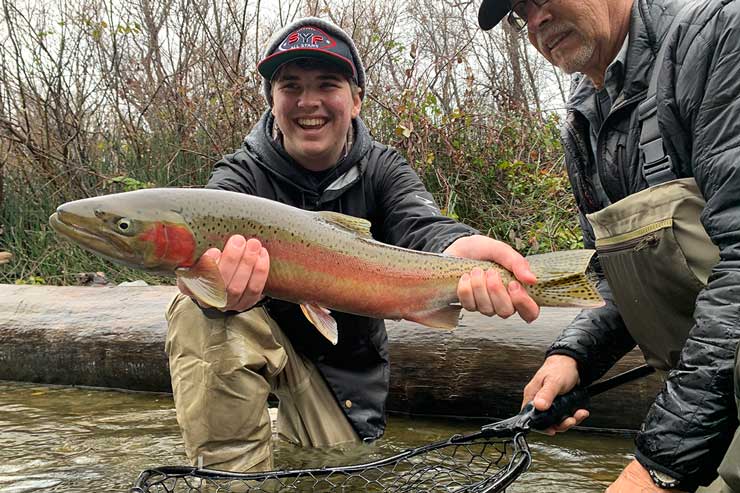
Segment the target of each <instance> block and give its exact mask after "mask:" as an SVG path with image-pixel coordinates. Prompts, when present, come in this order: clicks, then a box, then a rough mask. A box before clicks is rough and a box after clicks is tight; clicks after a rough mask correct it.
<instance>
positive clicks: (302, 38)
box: [257, 26, 357, 82]
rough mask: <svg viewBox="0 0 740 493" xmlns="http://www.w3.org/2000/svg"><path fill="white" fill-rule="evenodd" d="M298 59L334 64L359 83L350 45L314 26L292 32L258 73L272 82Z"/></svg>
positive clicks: (270, 55) (266, 60)
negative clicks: (314, 59)
mask: <svg viewBox="0 0 740 493" xmlns="http://www.w3.org/2000/svg"><path fill="white" fill-rule="evenodd" d="M298 58H320V59H322V60H325V61H327V62H330V63H333V64H335V65H337V66H339V67H340V68H341V69H344V70H345V71H349V73H351V74H352V78H353V79H355V82H356V81H357V69H356V68H355V64H354V63H353V62H352V53H351V52H350V49H349V46H347V43H345V42H344V41H342V40H341V39H336V38H334V37H332V36H330V35H329V34H327V33H326V32H324V31H323V30H321V29H319V28H318V27H315V26H302V27H299V28H297V29H295V30H294V31H291V32H290V33H289V34H288V35H287V36H285V39H283V41H282V42H281V43H280V44H279V45H277V46H276V47H275V49H274V50H273V52H272V53H271V54H269V55H267V56H266V57H265V58H263V59H262V61H260V62H259V64H258V65H257V70H259V73H260V74H262V77H264V78H265V79H270V80H272V76H273V75H274V74H275V72H276V71H277V69H278V68H280V66H281V65H283V64H285V63H287V62H290V61H291V60H296V59H298Z"/></svg>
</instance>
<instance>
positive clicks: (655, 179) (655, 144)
mask: <svg viewBox="0 0 740 493" xmlns="http://www.w3.org/2000/svg"><path fill="white" fill-rule="evenodd" d="M640 152H641V153H642V162H643V164H642V174H643V176H644V177H645V180H646V181H647V183H648V186H651V187H652V186H654V185H657V184H659V183H665V182H667V181H671V180H674V179H675V178H676V174H675V173H674V171H673V162H672V161H671V156H669V155H668V154H667V153H666V152H665V149H664V148H663V139H662V138H661V137H658V138H657V139H654V140H651V141H649V142H645V143H644V144H643V143H641V144H640Z"/></svg>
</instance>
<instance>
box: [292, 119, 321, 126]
mask: <svg viewBox="0 0 740 493" xmlns="http://www.w3.org/2000/svg"><path fill="white" fill-rule="evenodd" d="M323 124H324V119H323V118H300V119H299V120H298V125H300V126H302V127H320V126H321V125H323Z"/></svg>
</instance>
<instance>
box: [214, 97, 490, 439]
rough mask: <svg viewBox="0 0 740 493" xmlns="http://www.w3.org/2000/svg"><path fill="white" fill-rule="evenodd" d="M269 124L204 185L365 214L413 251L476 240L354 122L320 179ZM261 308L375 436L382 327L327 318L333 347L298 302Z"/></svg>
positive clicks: (382, 369) (359, 427)
mask: <svg viewBox="0 0 740 493" xmlns="http://www.w3.org/2000/svg"><path fill="white" fill-rule="evenodd" d="M272 127H273V118H272V116H271V114H270V112H269V111H268V112H266V113H265V114H264V115H263V117H262V118H261V119H260V121H259V123H258V124H257V125H256V126H255V127H254V129H253V130H252V131H251V133H250V134H249V135H248V136H247V138H246V139H245V141H244V145H243V146H242V147H241V148H240V149H239V150H237V151H236V152H235V153H233V154H230V155H227V156H224V158H223V159H222V160H220V161H219V162H218V163H216V166H215V168H214V170H213V173H212V175H211V179H210V180H209V182H208V185H207V187H208V188H217V189H221V190H230V191H234V192H241V193H247V194H251V195H257V196H260V197H265V198H268V199H272V200H276V201H278V202H282V203H284V204H288V205H292V206H294V207H299V208H301V209H306V210H312V211H318V210H325V211H334V212H340V213H343V214H348V215H351V216H356V217H361V218H364V219H367V220H369V221H370V222H371V224H372V228H371V232H372V235H373V237H374V238H375V239H376V240H379V241H381V242H384V243H389V244H392V245H396V246H400V247H404V248H410V249H414V250H421V251H426V252H442V251H443V250H444V249H445V248H447V247H448V246H449V245H450V244H451V243H453V242H454V241H455V240H457V239H458V238H461V237H463V236H469V235H472V234H475V233H477V232H476V231H475V230H474V229H472V228H470V227H468V226H466V225H464V224H461V223H458V222H456V221H454V220H452V219H450V218H447V217H445V216H443V215H442V214H441V213H440V210H439V208H438V207H437V205H436V204H435V202H434V199H433V198H432V196H431V194H430V193H429V192H428V191H427V190H426V189H425V188H424V185H423V184H422V182H421V180H420V179H419V177H418V176H417V174H416V173H415V172H414V170H413V169H411V167H410V166H409V165H408V163H407V162H406V160H405V159H404V158H403V157H401V155H400V154H399V153H398V152H397V151H395V150H394V149H392V148H390V147H388V146H385V145H382V144H380V143H378V142H375V141H374V140H373V139H372V138H371V136H370V133H369V132H368V130H367V128H366V127H365V125H364V123H363V122H362V120H361V119H359V118H356V119H355V120H354V129H355V134H354V141H353V144H352V148H351V149H350V150H349V152H348V154H347V155H346V156H345V157H344V158H342V159H341V160H340V161H339V162H338V163H337V164H336V165H335V166H334V167H333V168H332V169H331V170H330V171H328V172H322V173H313V172H311V171H308V170H306V169H305V168H303V167H301V166H300V165H298V164H297V163H296V162H295V161H294V160H293V159H292V158H291V157H290V156H289V155H288V154H287V153H286V152H285V150H284V149H283V148H282V146H281V145H280V144H279V143H277V142H275V141H274V140H273V138H272ZM265 307H266V309H267V311H268V312H269V313H270V315H271V316H272V317H273V318H274V319H275V321H276V322H278V324H279V325H280V327H281V328H282V329H283V331H284V332H285V333H286V334H287V336H288V338H289V339H290V340H291V342H292V343H293V345H294V347H295V349H296V350H297V351H298V352H300V353H302V354H305V355H307V356H308V357H309V358H310V359H311V360H312V361H313V362H314V363H315V364H316V365H317V367H318V368H319V370H320V371H321V373H322V375H323V376H324V378H325V379H326V381H327V383H328V384H329V387H330V388H331V389H332V391H333V392H334V395H335V396H336V398H337V401H338V402H339V404H340V406H341V408H342V409H343V410H344V412H345V414H346V415H347V417H348V418H349V421H350V422H351V423H352V425H353V427H354V429H355V430H356V431H357V433H358V434H359V435H360V437H362V438H363V439H367V440H371V439H375V438H378V437H380V436H381V435H382V434H383V431H384V429H385V401H386V397H387V396H388V386H389V362H388V338H387V335H386V331H385V325H384V323H383V321H382V320H376V319H370V318H366V317H360V316H356V315H350V314H345V313H339V312H332V315H333V316H334V318H335V319H336V320H337V325H338V330H339V342H338V343H337V345H336V346H332V345H331V343H329V342H328V341H327V340H326V339H325V338H324V337H323V336H321V335H320V334H319V332H318V331H317V330H316V328H314V327H313V325H311V323H310V322H309V321H308V320H307V319H306V318H305V317H304V316H303V313H302V312H301V309H300V307H299V306H298V305H295V304H293V303H288V302H284V301H280V300H269V301H268V302H267V303H266V305H265ZM347 404H349V405H347Z"/></svg>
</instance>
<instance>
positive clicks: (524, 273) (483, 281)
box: [444, 235, 540, 323]
mask: <svg viewBox="0 0 740 493" xmlns="http://www.w3.org/2000/svg"><path fill="white" fill-rule="evenodd" d="M444 253H445V254H447V255H454V256H456V257H464V258H469V259H474V260H490V261H493V262H496V263H497V264H499V265H501V266H502V267H504V268H506V269H508V270H509V271H511V272H512V273H513V274H514V277H515V278H516V279H517V280H518V281H519V282H517V281H512V282H510V283H509V284H508V286H505V285H504V283H503V281H502V279H501V276H500V274H499V273H498V272H497V271H496V269H493V268H491V269H488V270H486V271H483V269H481V268H478V267H476V268H474V269H473V270H472V271H471V272H470V273H468V274H464V275H463V276H462V277H461V278H460V281H459V283H458V285H457V295H458V297H459V298H460V303H461V304H462V306H463V308H465V309H466V310H468V311H477V312H480V313H482V314H484V315H488V316H489V317H490V316H493V315H498V316H499V317H501V318H508V317H510V316H511V315H513V314H514V313H519V316H520V317H521V318H522V320H524V321H525V322H527V323H530V322H532V321H534V320H535V319H536V318H537V316H538V315H539V313H540V307H539V306H537V303H535V301H534V300H533V299H532V298H531V297H530V296H529V294H528V293H527V291H526V290H525V289H522V285H521V284H520V282H522V283H525V284H530V285H531V284H534V283H535V282H537V278H536V277H535V275H534V274H533V273H532V271H531V270H530V269H529V263H528V262H527V260H526V259H525V258H524V257H522V256H521V255H520V254H519V253H518V252H517V251H516V250H514V249H513V248H511V247H510V246H509V245H507V244H506V243H503V242H501V241H497V240H494V239H493V238H489V237H487V236H482V235H473V236H465V237H463V238H458V239H457V240H456V241H455V242H453V243H452V244H451V245H450V246H449V247H447V249H446V250H445V252H444Z"/></svg>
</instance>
